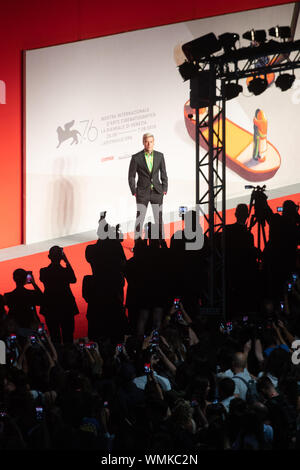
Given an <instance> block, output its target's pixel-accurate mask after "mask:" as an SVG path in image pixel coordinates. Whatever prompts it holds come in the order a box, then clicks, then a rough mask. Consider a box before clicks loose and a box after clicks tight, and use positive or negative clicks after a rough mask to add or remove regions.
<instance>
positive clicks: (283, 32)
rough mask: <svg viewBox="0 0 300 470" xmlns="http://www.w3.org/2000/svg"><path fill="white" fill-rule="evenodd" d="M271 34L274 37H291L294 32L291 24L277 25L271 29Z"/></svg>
mask: <svg viewBox="0 0 300 470" xmlns="http://www.w3.org/2000/svg"><path fill="white" fill-rule="evenodd" d="M269 35H270V36H272V37H273V38H280V39H290V37H291V36H292V33H291V28H290V27H289V26H275V27H274V28H270V29H269Z"/></svg>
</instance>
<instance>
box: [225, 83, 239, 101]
mask: <svg viewBox="0 0 300 470" xmlns="http://www.w3.org/2000/svg"><path fill="white" fill-rule="evenodd" d="M242 91H243V87H242V85H239V84H238V83H226V84H225V86H224V95H225V99H226V100H227V101H228V100H232V99H233V98H236V97H237V96H238V95H239V94H240V93H241V92H242Z"/></svg>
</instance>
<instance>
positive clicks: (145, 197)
mask: <svg viewBox="0 0 300 470" xmlns="http://www.w3.org/2000/svg"><path fill="white" fill-rule="evenodd" d="M143 144H144V150H142V151H141V152H138V153H136V154H135V155H132V157H131V161H130V165H129V172H128V182H129V187H130V191H131V193H132V195H133V196H135V197H136V203H137V214H136V221H135V233H134V238H135V240H136V239H137V238H139V237H142V231H143V224H144V220H145V216H146V212H147V206H148V204H149V202H150V203H151V206H152V211H153V216H154V221H155V224H156V226H158V228H159V239H160V240H162V239H163V238H164V236H163V220H162V204H163V197H164V196H165V195H166V194H167V191H168V177H167V171H166V165H165V159H164V156H163V154H162V153H161V152H157V151H156V150H153V147H154V136H153V135H152V134H144V135H143ZM136 174H137V175H138V180H137V183H136V181H135V177H136ZM159 176H160V178H159Z"/></svg>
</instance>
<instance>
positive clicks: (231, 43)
mask: <svg viewBox="0 0 300 470" xmlns="http://www.w3.org/2000/svg"><path fill="white" fill-rule="evenodd" d="M218 39H219V41H220V46H221V47H223V49H224V52H230V51H234V50H235V49H236V47H235V43H236V42H237V41H238V40H239V39H240V35H239V34H237V33H224V34H221V35H220V36H219V38H218Z"/></svg>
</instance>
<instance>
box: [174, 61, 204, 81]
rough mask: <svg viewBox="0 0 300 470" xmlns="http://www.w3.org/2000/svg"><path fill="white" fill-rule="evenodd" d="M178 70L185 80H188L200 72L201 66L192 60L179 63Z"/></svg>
mask: <svg viewBox="0 0 300 470" xmlns="http://www.w3.org/2000/svg"><path fill="white" fill-rule="evenodd" d="M178 70H179V73H180V75H181V76H182V78H183V81H184V82H186V81H187V80H190V79H191V78H192V77H193V76H194V75H196V74H197V73H198V71H199V67H198V66H197V65H195V64H193V63H192V62H187V61H185V62H183V64H181V65H179V67H178Z"/></svg>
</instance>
